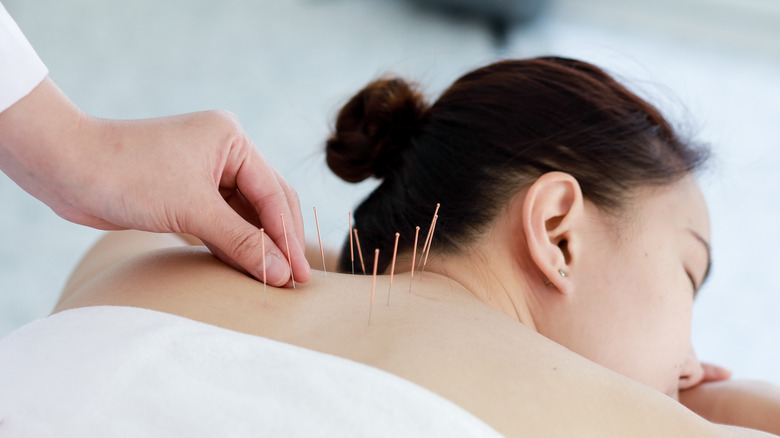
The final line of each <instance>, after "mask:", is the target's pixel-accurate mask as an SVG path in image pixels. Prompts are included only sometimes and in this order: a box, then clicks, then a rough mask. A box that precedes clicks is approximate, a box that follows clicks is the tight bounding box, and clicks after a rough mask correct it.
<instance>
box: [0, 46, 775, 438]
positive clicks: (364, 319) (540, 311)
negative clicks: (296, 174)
mask: <svg viewBox="0 0 780 438" xmlns="http://www.w3.org/2000/svg"><path fill="white" fill-rule="evenodd" d="M705 158H706V150H704V149H701V148H699V147H696V146H693V145H691V144H689V143H687V142H685V141H683V140H682V139H681V138H679V137H678V136H677V135H676V134H675V133H674V131H673V130H672V129H671V127H670V126H669V124H668V123H667V122H666V121H665V120H664V119H663V118H662V117H661V115H660V114H659V113H658V111H657V110H656V109H654V108H653V107H652V106H650V105H649V104H647V103H646V102H644V101H643V100H641V99H640V98H638V97H637V96H635V95H634V94H632V93H631V92H629V91H628V90H627V89H626V88H624V87H623V86H621V85H620V84H618V83H617V82H615V81H614V80H613V79H612V78H611V77H609V76H608V75H606V74H605V73H604V72H602V71H601V70H599V69H598V68H596V67H594V66H592V65H590V64H587V63H584V62H580V61H575V60H570V59H562V58H537V59H529V60H521V61H502V62H498V63H495V64H492V65H489V66H487V67H484V68H481V69H478V70H475V71H474V72H471V73H469V74H467V75H465V76H464V77H462V78H461V79H459V80H458V81H456V82H455V83H454V84H453V85H452V86H451V87H450V88H449V89H448V90H447V91H445V92H444V93H443V94H442V96H441V97H440V98H439V99H438V100H437V101H436V103H434V104H433V105H430V106H429V105H427V104H426V103H425V101H424V100H423V98H422V96H421V94H420V93H418V92H417V91H415V89H414V88H413V87H412V86H411V85H409V84H408V83H406V82H404V81H403V80H400V79H381V80H378V81H375V82H373V83H371V84H369V85H368V86H367V87H366V88H365V89H363V90H362V91H361V92H359V93H358V94H357V95H356V96H354V97H353V98H352V99H351V100H350V101H349V102H348V103H347V104H346V105H345V107H344V108H343V110H342V111H341V112H340V114H339V116H338V120H337V122H336V126H335V129H334V132H333V134H332V136H331V138H330V139H329V140H328V142H327V161H328V165H329V166H330V168H331V169H333V171H334V172H335V173H336V174H338V175H339V176H341V177H342V178H343V179H345V180H347V181H353V182H357V181H361V180H363V179H365V178H368V177H371V176H375V177H377V178H380V179H381V180H382V182H381V184H380V185H379V186H378V188H377V189H376V190H375V191H374V192H373V193H372V194H371V195H370V196H369V197H368V198H367V199H366V200H365V201H363V203H362V204H361V205H360V206H359V207H358V208H357V210H356V211H355V214H354V226H355V227H356V229H358V230H359V236H360V243H361V247H360V248H361V250H362V251H361V252H362V254H363V256H364V257H365V259H366V260H365V265H366V266H367V268H368V270H369V271H370V270H371V267H373V263H374V258H373V254H374V249H375V248H376V249H379V258H378V259H377V260H376V262H377V264H378V268H379V271H380V272H385V273H388V272H389V270H390V264H391V260H392V256H393V248H394V244H395V233H399V246H398V257H397V261H396V264H395V271H394V273H395V275H394V276H393V277H390V276H388V275H380V276H379V277H378V278H377V279H376V284H375V287H372V277H371V275H349V274H337V273H333V272H329V273H328V274H327V276H326V275H325V274H324V273H323V272H319V271H314V272H313V273H312V279H311V280H310V281H308V282H306V283H303V284H300V283H299V284H298V285H297V288H296V289H294V290H293V289H291V288H273V287H267V288H265V287H264V286H263V285H262V284H261V283H258V282H257V281H255V280H253V279H251V278H249V277H247V276H245V275H243V274H241V273H239V272H238V271H236V270H234V269H232V268H230V267H228V266H226V265H224V264H223V263H221V262H219V261H218V260H217V259H216V258H215V257H213V256H212V255H211V254H210V253H209V252H208V251H207V250H205V249H204V248H196V247H189V246H186V245H184V242H183V241H182V240H181V239H179V237H177V236H170V235H154V234H148V233H140V232H135V231H129V232H117V233H110V234H108V235H107V236H106V237H105V238H104V239H103V240H101V241H100V242H98V243H97V244H96V245H95V247H94V248H93V249H92V250H91V251H90V253H89V254H87V255H86V256H85V258H84V259H83V260H82V262H81V264H80V265H79V266H78V267H77V268H76V270H75V272H74V273H73V275H72V277H71V279H70V280H69V282H68V284H67V285H66V287H65V290H64V292H63V295H62V298H61V299H60V302H59V303H58V304H57V307H56V308H55V311H54V313H55V314H54V315H52V316H50V317H49V318H47V319H44V320H41V321H37V322H34V323H32V324H31V325H30V326H27V327H25V328H22V329H20V330H19V331H18V332H17V333H15V334H14V336H11V337H9V338H8V339H7V340H5V341H0V387H2V388H7V387H11V385H13V387H14V388H24V391H18V392H16V393H15V392H13V391H4V392H0V416H3V415H5V420H3V422H0V432H1V431H2V427H3V425H4V424H5V425H12V426H14V427H18V425H19V424H22V425H23V426H24V425H26V424H27V423H25V419H30V418H32V419H33V420H30V421H32V422H33V423H34V422H35V419H41V418H44V419H47V420H45V421H44V422H46V421H48V422H49V423H50V424H46V426H48V427H49V428H50V429H51V430H56V431H57V436H85V435H92V436H100V435H104V434H106V432H107V431H111V430H135V429H140V430H143V431H144V433H143V434H144V435H145V436H147V435H148V433H146V432H148V431H150V430H155V431H158V432H159V433H157V435H158V436H169V435H170V434H175V435H181V434H189V433H190V432H192V433H193V434H195V435H200V436H210V435H211V436H213V435H224V434H226V433H224V432H225V431H224V430H223V428H224V427H226V425H229V426H230V427H231V428H232V429H231V431H234V430H241V431H248V432H246V433H243V434H244V435H269V436H277V435H280V436H311V435H318V436H373V435H377V434H384V435H385V436H410V435H411V436H447V437H450V436H481V437H482V436H491V435H494V434H495V433H494V432H496V431H497V432H498V433H500V434H502V435H505V436H567V437H569V436H594V437H626V436H632V437H645V436H646V437H655V436H713V437H727V436H767V435H764V434H762V433H759V432H755V433H754V432H752V431H749V430H746V429H738V428H731V427H726V426H720V425H716V424H715V423H716V422H717V423H726V424H734V425H743V426H749V427H757V428H763V429H764V430H770V431H775V432H776V431H777V430H780V427H778V426H780V425H778V424H777V421H776V420H774V421H773V419H776V418H777V415H773V414H772V412H777V410H780V391H777V390H776V389H775V388H772V387H769V386H762V387H760V388H759V389H756V387H750V388H745V387H742V386H740V385H739V384H737V383H736V382H735V383H732V382H718V383H701V382H702V381H704V380H713V379H712V378H711V377H710V378H709V379H708V378H704V377H703V372H702V367H701V365H700V364H699V363H698V361H697V359H696V355H695V353H694V351H693V348H692V346H691V343H690V324H691V308H692V305H693V300H694V297H695V294H696V291H697V290H698V289H699V287H701V285H702V283H703V282H704V281H705V279H706V277H707V272H708V270H709V264H710V260H709V258H710V256H709V243H708V242H709V241H710V230H709V222H708V216H707V209H706V205H705V202H704V199H703V197H702V194H701V192H700V190H699V188H698V186H697V184H696V182H695V181H694V178H693V173H694V172H695V171H696V170H697V169H699V168H700V166H701V165H702V164H703V163H704V161H705ZM239 201H240V199H239ZM437 204H440V205H441V207H440V209H439V210H438V219H437V221H436V225H435V232H434V233H433V235H432V241H431V245H430V254H429V256H428V261H427V264H424V266H420V265H419V263H420V261H421V257H420V253H419V249H421V248H422V246H423V243H424V241H425V237H426V231H427V229H428V227H429V225H430V224H431V219H432V215H433V213H434V209H435V208H436V205H437ZM345 216H346V214H345ZM345 219H346V218H345ZM345 222H346V221H345ZM260 225H262V224H260ZM345 225H346V223H345ZM416 227H420V228H422V232H421V233H420V235H419V236H418V237H419V242H418V243H419V247H418V253H417V254H413V251H414V241H415V228H416ZM345 228H346V227H345ZM347 242H349V240H347ZM355 254H356V256H357V251H355ZM317 256H319V253H318V254H317ZM412 260H415V265H416V266H414V268H415V271H416V272H414V275H413V276H412V267H413V266H412V263H413V262H412ZM423 260H424V259H423ZM339 263H340V266H341V270H342V271H344V272H351V269H352V266H351V265H352V262H351V259H350V248H349V247H346V248H345V249H344V251H343V254H342V255H341V257H340V260H339ZM423 263H425V262H423ZM313 265H317V263H313ZM372 290H375V291H376V295H377V296H376V299H374V300H373V304H371V301H370V295H369V293H370V291H372ZM150 310H154V311H157V312H151V311H150ZM182 317H183V318H182ZM369 318H370V319H369ZM106 320H108V321H106ZM369 321H370V322H369ZM65 323H67V324H65ZM203 323H206V324H203ZM95 326H98V327H99V329H97V330H96V329H94V327H95ZM149 327H152V329H149ZM47 328H48V329H49V332H52V331H53V332H54V335H52V336H47V335H45V333H47V332H46V329H47ZM224 329H228V330H224ZM247 334H249V335H252V336H246V335H247ZM63 339H65V340H68V341H67V342H70V343H77V344H78V345H75V346H69V347H68V348H63V347H62V346H63V343H62V340H63ZM67 342H66V345H68V344H67ZM131 343H132V344H131ZM130 344H131V345H132V346H133V348H129V347H127V345H130ZM14 346H16V348H15V347H14ZM71 351H78V352H79V353H69V352H71ZM323 353H324V354H323ZM137 362H138V364H137V365H136V363H137ZM112 363H117V365H116V367H117V368H118V371H115V369H114V368H113V366H109V365H102V364H112ZM42 367H43V368H46V369H45V370H41V368H42ZM9 370H12V371H9ZM323 370H327V372H323ZM399 378H400V379H399ZM74 382H77V385H76V386H77V387H78V391H73V390H72V388H73V387H74ZM149 382H153V384H150V383H149ZM279 382H281V384H278V383H279ZM31 388H41V395H40V396H36V395H35V394H37V392H36V391H35V390H33V389H31ZM105 388H121V389H122V390H117V391H114V392H113V393H112V394H114V395H113V396H107V395H106V394H107V393H106V391H105ZM181 388H186V390H185V391H184V392H183V394H184V395H183V396H182V391H181ZM689 388H693V389H689ZM680 390H684V391H682V392H680ZM74 392H75V393H77V394H74ZM678 392H680V393H679V399H680V400H681V401H682V402H683V403H686V404H687V406H689V407H691V408H692V409H693V410H694V411H696V412H697V413H700V414H701V415H702V416H703V417H700V416H697V415H696V414H694V413H693V412H691V411H690V410H688V409H686V408H685V407H683V405H682V404H680V403H678V402H677V401H676V400H675V399H676V398H678ZM9 394H19V395H17V396H11V395H9ZM21 394H25V395H24V396H22V395H21ZM30 394H32V395H30ZM52 394H64V395H63V396H62V397H67V398H68V399H69V403H59V402H57V400H59V398H58V397H56V396H52ZM95 400H99V402H100V403H99V406H95V404H94V401H95ZM127 400H131V401H132V403H130V402H127ZM171 400H176V402H175V403H173V402H170V401H171ZM82 406H95V408H96V409H95V410H91V409H85V408H82ZM128 406H141V407H143V412H145V413H147V414H148V413H150V412H153V413H155V414H154V415H153V416H151V417H149V418H151V420H148V419H147V417H146V416H144V415H127V414H126V412H127V408H128ZM740 409H742V410H740ZM211 413H219V415H212V414H211ZM71 418H78V419H79V422H78V424H76V422H72V421H70V419H71ZM161 418H162V419H164V420H165V421H153V420H155V419H157V420H159V419H161ZM705 418H706V420H705ZM55 419H63V420H61V421H60V420H55ZM106 419H109V420H106ZM707 420H710V421H712V422H710V421H707ZM101 425H102V426H106V425H107V426H106V427H105V428H101ZM161 425H169V426H170V427H171V429H170V430H168V431H167V432H170V433H168V434H167V435H166V431H164V430H162V429H161V427H162V426H161ZM33 426H35V427H33ZM38 426H41V425H40V424H32V425H30V427H28V429H29V430H39V428H38ZM77 426H78V427H79V429H73V428H74V427H77ZM69 427H70V428H71V429H68V428H69ZM171 431H172V432H171ZM185 431H187V433H185ZM66 432H70V433H66ZM241 434H242V433H236V435H241Z"/></svg>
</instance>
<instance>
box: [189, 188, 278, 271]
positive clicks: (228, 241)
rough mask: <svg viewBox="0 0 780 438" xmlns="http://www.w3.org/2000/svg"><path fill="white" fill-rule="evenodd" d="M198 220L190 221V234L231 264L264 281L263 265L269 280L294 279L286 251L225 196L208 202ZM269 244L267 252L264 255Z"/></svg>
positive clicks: (200, 212) (199, 213) (198, 215)
mask: <svg viewBox="0 0 780 438" xmlns="http://www.w3.org/2000/svg"><path fill="white" fill-rule="evenodd" d="M195 219H196V220H195V221H193V222H191V221H187V224H188V229H187V230H185V232H187V233H190V234H192V235H194V236H196V237H198V238H200V239H201V240H203V241H204V243H206V246H208V248H209V249H210V250H211V252H212V253H214V255H215V256H217V258H219V259H220V260H222V261H223V262H225V263H227V264H228V265H230V266H232V267H234V268H236V269H239V270H243V271H245V272H247V273H249V275H251V276H253V277H255V278H257V279H259V280H261V281H264V280H265V279H264V278H263V268H265V272H266V275H267V276H268V278H267V281H266V283H268V284H270V285H274V286H282V285H284V284H286V283H287V281H288V280H289V278H290V267H289V264H288V263H287V259H285V256H284V252H283V251H281V250H280V249H279V247H278V246H276V244H275V243H274V242H273V240H271V238H270V237H268V235H264V233H261V232H260V230H259V229H258V228H256V227H255V226H253V225H252V224H250V223H249V222H247V221H246V220H244V219H243V218H242V217H241V216H240V215H239V214H238V213H236V212H235V211H234V210H233V209H232V208H230V206H229V205H228V204H227V203H226V202H225V201H224V200H223V199H222V198H218V200H216V202H211V203H209V204H208V209H207V210H206V211H199V212H198V214H197V216H196V218H195ZM263 247H265V254H263Z"/></svg>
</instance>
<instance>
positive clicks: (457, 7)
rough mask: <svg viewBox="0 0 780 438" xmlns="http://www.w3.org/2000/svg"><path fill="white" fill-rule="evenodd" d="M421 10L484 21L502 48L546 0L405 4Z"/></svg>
mask: <svg viewBox="0 0 780 438" xmlns="http://www.w3.org/2000/svg"><path fill="white" fill-rule="evenodd" d="M408 1H410V2H412V3H415V4H418V5H420V6H422V7H424V8H427V9H431V10H438V11H441V12H444V13H446V14H448V15H451V16H455V17H463V18H474V19H478V20H482V21H484V22H485V23H486V24H487V25H488V26H489V28H490V32H491V33H492V34H493V37H494V38H495V41H496V45H497V46H499V47H503V46H505V45H506V42H507V38H508V34H509V31H510V30H511V28H512V27H513V26H515V25H521V24H528V23H530V22H531V21H533V20H534V19H535V18H536V17H537V16H538V15H539V14H540V13H541V11H542V9H543V8H544V5H545V4H546V3H547V1H548V0H408Z"/></svg>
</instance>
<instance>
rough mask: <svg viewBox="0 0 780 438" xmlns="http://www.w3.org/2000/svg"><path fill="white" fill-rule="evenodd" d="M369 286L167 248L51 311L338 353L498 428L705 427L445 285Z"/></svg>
mask: <svg viewBox="0 0 780 438" xmlns="http://www.w3.org/2000/svg"><path fill="white" fill-rule="evenodd" d="M371 290H372V279H371V277H370V276H365V277H364V276H341V275H336V274H331V273H328V274H327V278H326V277H325V274H324V273H317V274H315V275H314V276H313V279H312V281H311V282H309V283H308V284H305V285H297V287H296V289H294V290H291V289H277V288H271V287H268V288H266V287H264V286H263V285H262V284H260V283H258V282H256V281H255V280H253V279H251V278H249V277H247V276H244V275H242V274H240V273H237V272H236V271H234V270H232V269H231V268H229V267H227V266H225V265H223V264H222V263H221V262H219V261H217V260H216V259H215V258H213V257H212V256H211V255H210V254H209V253H208V252H207V251H205V250H202V249H198V248H187V247H182V248H166V249H157V250H152V251H148V252H145V253H142V254H139V255H135V256H133V257H130V258H127V259H126V260H123V261H122V262H120V263H116V264H114V265H112V266H110V267H108V268H106V269H105V270H103V271H102V272H101V273H100V274H98V275H94V276H93V277H92V278H90V279H89V280H88V281H84V282H82V283H81V284H80V285H78V287H76V290H75V291H74V292H73V293H72V294H71V295H70V297H69V298H68V299H67V300H65V301H64V302H63V303H61V305H60V306H59V307H58V310H63V309H66V308H73V307H84V306H95V305H120V306H134V307H143V308H149V309H153V310H158V311H162V312H167V313H172V314H175V315H179V316H184V317H186V318H190V319H193V320H196V321H201V322H206V323H209V324H213V325H217V326H221V327H224V328H228V329H231V330H235V331H239V332H244V333H249V334H252V335H258V336H263V337H267V338H270V339H275V340H278V341H282V342H285V343H289V344H293V345H297V346H300V347H304V348H307V349H310V350H315V351H320V352H324V353H328V354H332V355H335V356H340V357H343V358H346V359H350V360H353V361H356V362H361V363H364V364H367V365H370V366H373V367H376V368H379V369H382V370H384V371H388V372H390V373H392V374H395V375H397V376H399V377H402V378H404V379H406V380H408V381H410V382H413V383H416V384H418V385H420V386H422V387H424V388H426V389H428V390H430V391H432V392H434V393H436V394H438V395H440V396H443V397H444V398H446V399H449V400H450V401H452V402H454V403H455V404H457V405H459V406H460V407H461V408H463V409H465V410H467V411H469V412H471V413H472V414H474V415H476V416H477V417H478V418H480V419H482V420H483V421H485V422H486V423H487V424H489V425H491V426H492V427H494V428H495V429H496V430H498V431H500V432H501V433H503V434H506V435H508V436H514V435H542V434H543V435H549V434H550V433H551V432H553V431H555V432H556V433H560V434H563V435H567V436H571V435H576V436H587V435H598V436H618V435H620V436H642V433H644V432H643V431H642V430H639V429H641V428H643V427H646V424H647V421H648V419H653V418H655V419H656V420H657V424H656V425H655V426H654V428H655V429H654V430H649V429H648V430H647V431H646V432H647V434H650V433H652V434H653V435H658V434H679V432H680V431H689V432H690V433H694V432H697V431H698V432H700V433H701V432H705V431H707V430H708V429H709V428H710V427H711V425H709V424H708V423H706V422H704V421H703V420H701V419H699V418H698V417H696V416H694V415H692V414H690V413H689V412H687V411H686V410H685V409H684V408H682V407H681V406H680V405H679V404H678V403H676V402H674V401H673V400H672V399H670V398H668V397H666V396H664V395H662V394H660V393H657V392H655V391H652V390H650V389H648V388H645V387H644V386H642V385H640V384H638V383H635V382H633V381H631V380H629V379H627V378H624V377H622V376H619V375H617V374H615V373H612V372H610V371H608V370H606V369H604V368H602V367H600V366H598V365H595V364H593V363H591V362H589V361H587V360H585V359H584V358H582V357H580V356H578V355H576V354H574V353H572V352H570V351H568V350H566V349H565V348H563V347H561V346H559V345H557V344H555V343H553V342H551V341H549V340H547V339H545V338H544V337H542V336H541V335H539V334H538V333H536V332H534V331H532V330H530V329H528V328H527V327H525V326H523V325H521V324H519V323H517V322H516V321H513V320H511V319H509V318H507V317H505V316H504V315H503V314H500V313H498V312H491V309H490V308H488V307H487V306H479V305H466V301H465V300H466V298H464V297H461V296H459V295H457V293H456V291H455V290H454V289H453V290H451V291H449V292H448V291H447V290H446V289H445V290H444V291H440V292H443V293H441V294H440V295H439V296H431V295H430V294H427V293H426V291H425V290H422V289H418V288H416V287H415V284H414V283H412V284H411V287H410V285H409V283H404V281H402V280H399V279H396V282H395V283H394V285H393V287H392V288H391V287H390V285H389V282H388V281H387V278H382V279H380V280H379V281H378V282H377V285H376V286H375V287H374V298H373V304H372V302H371ZM448 293H450V295H447V294H448ZM388 294H389V297H388ZM388 298H389V304H388ZM369 313H370V314H371V316H370V318H371V320H370V322H369ZM638 428H639V429H638Z"/></svg>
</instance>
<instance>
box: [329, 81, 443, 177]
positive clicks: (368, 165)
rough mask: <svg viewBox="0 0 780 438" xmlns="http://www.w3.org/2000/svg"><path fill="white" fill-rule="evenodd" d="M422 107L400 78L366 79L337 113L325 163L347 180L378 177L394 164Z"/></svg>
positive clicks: (418, 97) (416, 94) (424, 106)
mask: <svg viewBox="0 0 780 438" xmlns="http://www.w3.org/2000/svg"><path fill="white" fill-rule="evenodd" d="M427 107H428V105H427V103H426V102H425V100H424V98H423V96H422V95H421V94H420V93H419V92H418V91H417V90H416V89H415V88H414V87H413V86H412V85H410V84H409V83H407V82H406V81H404V80H403V79H399V78H384V79H378V80H376V81H374V82H371V83H370V84H368V85H367V86H366V87H365V88H363V89H362V90H361V91H360V92H359V93H358V94H356V95H355V96H354V97H353V98H352V99H351V100H350V101H349V102H348V103H347V104H346V105H345V106H344V108H342V109H341V111H340V112H339V115H338V118H337V119H336V129H335V131H334V132H333V134H331V136H330V138H329V139H328V142H327V146H326V151H327V162H328V167H330V169H331V170H332V171H333V172H334V173H335V174H336V175H338V176H339V177H341V178H342V179H343V180H345V181H349V182H359V181H363V180H364V179H366V178H368V177H370V176H376V177H377V178H383V177H384V176H386V175H387V174H388V173H389V172H390V171H392V170H393V169H396V168H398V166H400V164H401V152H402V151H403V150H404V149H405V148H407V147H409V145H410V144H411V139H412V136H413V135H414V133H415V131H416V129H417V128H418V126H419V123H420V120H422V117H423V115H424V114H425V112H426V110H427Z"/></svg>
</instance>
